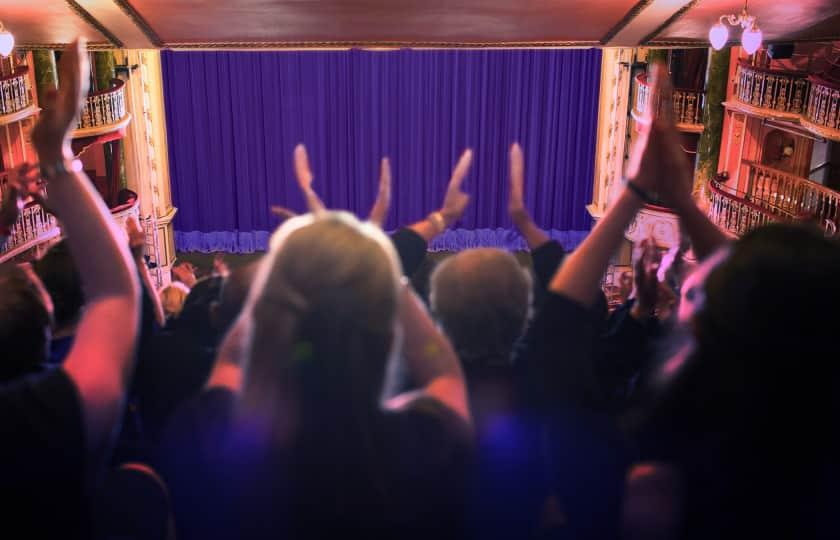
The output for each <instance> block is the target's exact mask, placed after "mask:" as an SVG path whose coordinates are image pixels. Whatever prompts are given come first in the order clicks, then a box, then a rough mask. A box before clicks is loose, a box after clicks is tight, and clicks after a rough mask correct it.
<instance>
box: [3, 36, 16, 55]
mask: <svg viewBox="0 0 840 540" xmlns="http://www.w3.org/2000/svg"><path fill="white" fill-rule="evenodd" d="M14 47H15V36H13V35H12V34H11V32H9V31H7V30H4V31H2V32H0V56H2V57H3V58H5V57H7V56H9V55H10V54H12V49H13V48H14Z"/></svg>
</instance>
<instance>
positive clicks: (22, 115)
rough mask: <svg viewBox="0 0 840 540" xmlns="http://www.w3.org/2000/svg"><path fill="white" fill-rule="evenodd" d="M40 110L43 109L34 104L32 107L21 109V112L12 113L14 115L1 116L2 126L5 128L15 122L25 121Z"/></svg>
mask: <svg viewBox="0 0 840 540" xmlns="http://www.w3.org/2000/svg"><path fill="white" fill-rule="evenodd" d="M40 110H41V109H39V108H38V107H36V106H35V105H34V104H32V105H27V106H26V107H24V108H23V109H21V110H19V111H15V112H12V113H9V114H4V115H0V126H5V125H7V124H12V123H14V122H20V121H21V120H24V119H26V118H28V117H30V116H32V115H33V114H35V113H37V112H38V111H40Z"/></svg>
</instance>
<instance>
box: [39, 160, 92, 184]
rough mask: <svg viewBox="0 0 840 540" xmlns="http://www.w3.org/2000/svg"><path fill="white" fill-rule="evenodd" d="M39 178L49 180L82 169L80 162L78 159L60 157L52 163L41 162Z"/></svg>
mask: <svg viewBox="0 0 840 540" xmlns="http://www.w3.org/2000/svg"><path fill="white" fill-rule="evenodd" d="M40 167H41V178H43V179H44V180H50V179H52V178H56V177H58V176H66V175H68V174H72V173H77V172H79V171H81V170H82V162H81V161H79V160H78V159H71V160H67V159H60V160H58V161H55V162H53V163H49V164H47V163H41V164H40Z"/></svg>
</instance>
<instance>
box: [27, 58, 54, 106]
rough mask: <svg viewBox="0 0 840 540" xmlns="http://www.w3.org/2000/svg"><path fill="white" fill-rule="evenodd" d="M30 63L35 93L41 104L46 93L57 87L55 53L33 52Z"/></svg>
mask: <svg viewBox="0 0 840 540" xmlns="http://www.w3.org/2000/svg"><path fill="white" fill-rule="evenodd" d="M32 63H33V68H34V70H35V92H36V94H37V95H38V103H42V102H43V100H44V96H45V95H46V93H47V92H48V91H50V90H55V89H56V88H57V87H58V69H57V68H56V65H55V52H54V51H51V50H48V49H37V50H34V51H32Z"/></svg>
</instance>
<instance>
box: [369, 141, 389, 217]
mask: <svg viewBox="0 0 840 540" xmlns="http://www.w3.org/2000/svg"><path fill="white" fill-rule="evenodd" d="M390 208H391V162H390V161H388V158H387V157H384V158H382V163H381V164H380V166H379V191H378V192H377V193H376V201H374V203H373V208H371V209H370V215H369V216H368V220H370V221H372V222H373V223H376V224H377V225H379V226H380V227H382V226H383V225H384V224H385V219H386V218H387V217H388V210H389V209H390Z"/></svg>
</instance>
